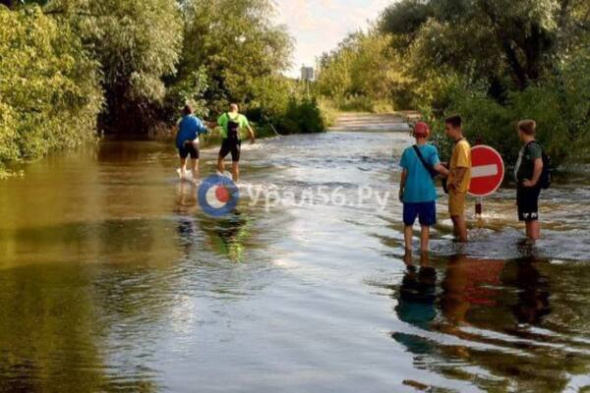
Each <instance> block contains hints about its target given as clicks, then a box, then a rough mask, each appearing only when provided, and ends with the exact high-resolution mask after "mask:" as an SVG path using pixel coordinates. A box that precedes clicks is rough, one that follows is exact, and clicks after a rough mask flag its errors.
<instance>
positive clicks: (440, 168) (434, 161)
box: [430, 147, 449, 177]
mask: <svg viewBox="0 0 590 393" xmlns="http://www.w3.org/2000/svg"><path fill="white" fill-rule="evenodd" d="M430 160H431V162H430V165H432V167H433V168H434V170H435V171H437V172H438V173H440V174H441V175H443V176H444V177H447V176H449V170H448V169H447V168H446V167H445V165H444V164H443V163H441V162H440V157H439V156H438V150H437V149H436V147H435V148H434V153H433V154H432V156H431V159H430Z"/></svg>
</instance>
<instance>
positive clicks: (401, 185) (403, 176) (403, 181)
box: [399, 168, 408, 202]
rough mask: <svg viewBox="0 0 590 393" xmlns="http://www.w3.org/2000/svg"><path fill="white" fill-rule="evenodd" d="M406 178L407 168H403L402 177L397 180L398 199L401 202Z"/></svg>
mask: <svg viewBox="0 0 590 393" xmlns="http://www.w3.org/2000/svg"><path fill="white" fill-rule="evenodd" d="M407 180H408V170H407V169H405V168H404V170H403V171H402V178H401V179H400V181H399V200H400V201H402V202H403V199H404V191H405V189H406V181H407Z"/></svg>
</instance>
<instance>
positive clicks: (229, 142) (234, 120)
mask: <svg viewBox="0 0 590 393" xmlns="http://www.w3.org/2000/svg"><path fill="white" fill-rule="evenodd" d="M217 124H218V125H219V126H220V127H221V136H222V137H223V141H222V143H221V150H220V151H219V156H218V158H217V170H218V171H219V172H220V173H222V174H223V173H224V172H225V164H224V160H225V157H227V155H228V154H230V153H231V160H232V177H233V181H234V182H235V183H237V182H239V181H240V155H241V148H242V137H241V132H242V131H243V130H244V129H246V130H248V133H249V135H250V141H252V143H254V142H255V140H256V136H255V134H254V130H253V129H252V127H250V123H249V122H248V119H247V118H246V116H244V115H242V114H240V113H239V108H238V105H237V104H231V106H230V111H229V112H227V113H224V114H223V115H221V116H219V119H217Z"/></svg>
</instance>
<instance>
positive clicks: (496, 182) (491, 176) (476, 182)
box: [469, 145, 506, 217]
mask: <svg viewBox="0 0 590 393" xmlns="http://www.w3.org/2000/svg"><path fill="white" fill-rule="evenodd" d="M471 161H472V167H471V186H470V187H469V194H470V195H472V196H474V197H476V198H478V202H477V204H476V206H475V214H476V215H477V216H478V217H481V216H482V214H483V198H484V197H487V196H490V195H492V194H494V193H495V192H496V191H498V188H500V186H501V185H502V181H503V180H504V175H505V173H506V170H505V166H504V160H503V159H502V156H501V155H500V153H498V152H497V151H496V150H495V149H494V148H492V147H489V146H485V145H478V146H475V147H473V149H471Z"/></svg>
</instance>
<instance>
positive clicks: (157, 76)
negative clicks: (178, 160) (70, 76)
mask: <svg viewBox="0 0 590 393" xmlns="http://www.w3.org/2000/svg"><path fill="white" fill-rule="evenodd" d="M46 12H47V13H48V14H52V15H56V16H62V17H64V18H65V19H66V20H68V21H69V22H70V23H72V24H73V25H74V26H76V30H77V32H78V33H79V34H80V35H81V37H82V39H83V41H84V42H85V44H86V47H87V48H88V50H89V51H90V52H91V53H92V55H93V57H94V58H95V59H97V60H98V61H99V62H100V64H101V66H102V84H103V87H104V90H105V99H106V108H105V111H104V112H103V113H102V115H101V117H100V120H101V127H103V128H104V129H105V130H106V131H107V132H126V133H144V132H146V131H147V130H148V129H149V128H150V127H151V126H152V125H153V123H154V121H155V120H157V111H155V109H156V108H158V107H160V106H161V105H162V102H163V99H164V97H165V96H166V86H165V84H164V82H163V79H162V78H163V77H164V76H166V75H172V74H174V73H175V72H176V64H177V63H178V60H179V56H180V50H181V45H182V19H181V15H180V10H179V7H178V5H177V3H176V2H175V1H174V0H101V1H86V0H54V1H51V2H50V3H49V4H48V5H47V7H46ZM195 70H198V68H196V69H195Z"/></svg>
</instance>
